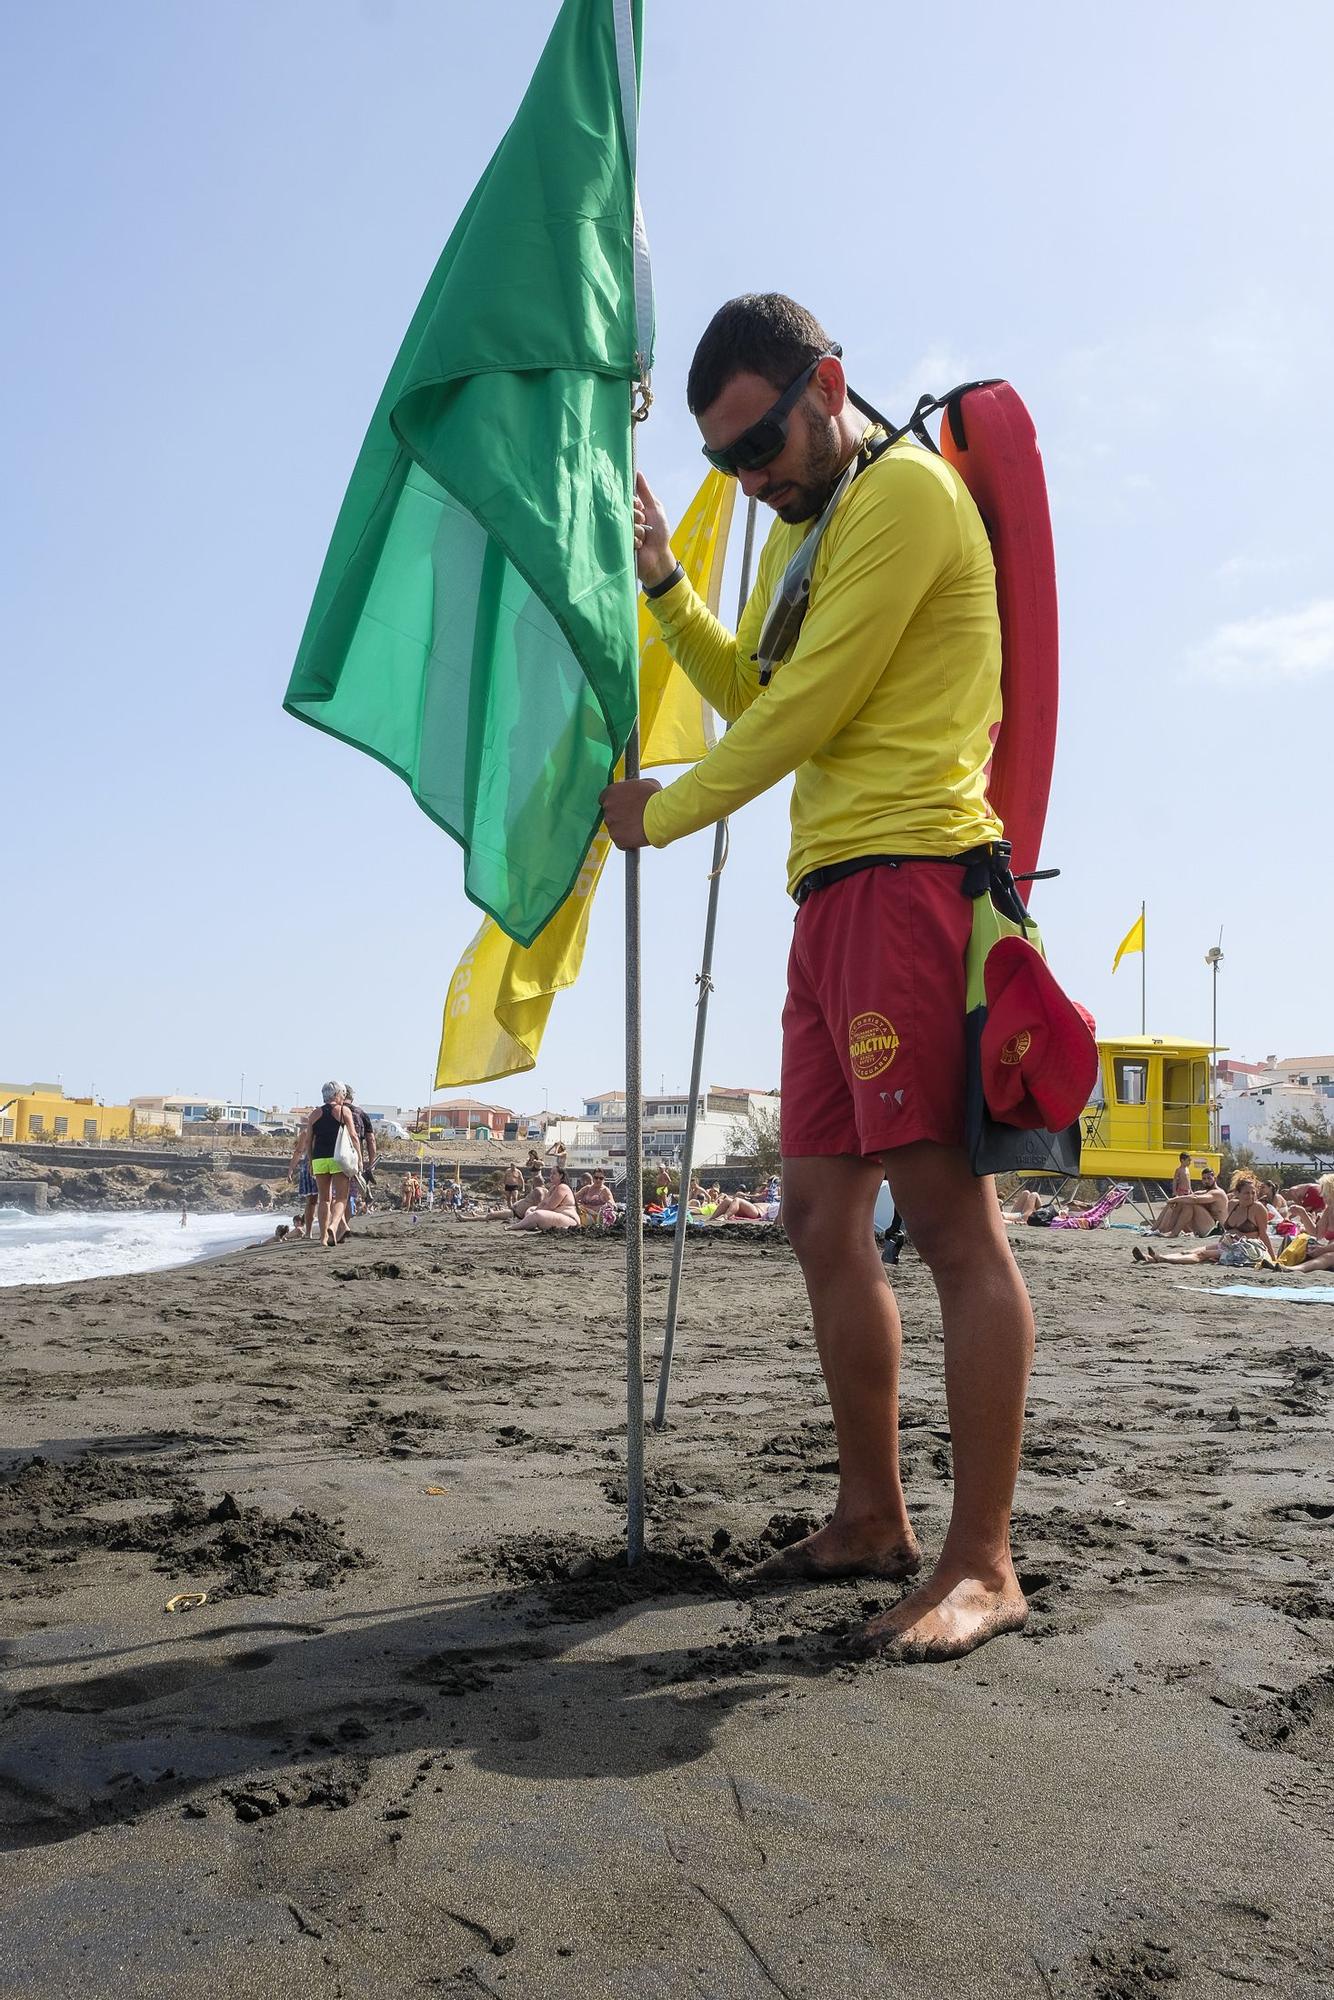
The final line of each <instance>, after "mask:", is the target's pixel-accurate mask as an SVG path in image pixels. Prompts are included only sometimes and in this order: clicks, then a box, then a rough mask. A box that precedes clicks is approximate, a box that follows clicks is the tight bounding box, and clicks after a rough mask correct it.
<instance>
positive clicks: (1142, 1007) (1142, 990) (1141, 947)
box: [1139, 903, 1149, 1035]
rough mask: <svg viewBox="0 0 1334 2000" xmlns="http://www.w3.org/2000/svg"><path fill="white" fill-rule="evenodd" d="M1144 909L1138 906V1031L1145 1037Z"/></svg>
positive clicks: (1146, 938) (1146, 960) (1146, 951)
mask: <svg viewBox="0 0 1334 2000" xmlns="http://www.w3.org/2000/svg"><path fill="white" fill-rule="evenodd" d="M1146 907H1147V906H1146V905H1145V904H1144V903H1141V904H1140V906H1139V1031H1140V1033H1141V1035H1147V1034H1148V1032H1149V1028H1148V1019H1149V1015H1148V1006H1147V1000H1146V996H1147V993H1148V965H1149V933H1148V929H1147V927H1146V925H1145V922H1144V912H1145V908H1146Z"/></svg>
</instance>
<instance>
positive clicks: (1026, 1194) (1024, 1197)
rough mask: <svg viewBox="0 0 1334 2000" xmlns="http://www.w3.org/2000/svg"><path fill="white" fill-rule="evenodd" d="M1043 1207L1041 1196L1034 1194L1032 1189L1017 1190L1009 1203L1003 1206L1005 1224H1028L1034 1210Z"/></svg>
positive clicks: (1004, 1203) (1002, 1215) (1002, 1214)
mask: <svg viewBox="0 0 1334 2000" xmlns="http://www.w3.org/2000/svg"><path fill="white" fill-rule="evenodd" d="M1041 1207H1042V1196H1041V1195H1040V1194H1034V1192H1033V1190H1032V1188H1016V1189H1015V1191H1014V1193H1013V1194H1012V1195H1011V1196H1010V1199H1009V1201H1008V1202H1003V1203H1002V1204H1001V1217H1002V1220H1004V1221H1005V1222H1027V1221H1028V1218H1029V1216H1030V1215H1031V1214H1032V1213H1033V1211H1034V1209H1035V1208H1041Z"/></svg>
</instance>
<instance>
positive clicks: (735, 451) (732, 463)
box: [702, 345, 843, 479]
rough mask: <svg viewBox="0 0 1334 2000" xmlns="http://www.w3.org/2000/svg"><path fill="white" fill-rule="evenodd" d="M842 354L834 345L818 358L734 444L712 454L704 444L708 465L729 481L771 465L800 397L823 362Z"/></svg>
mask: <svg viewBox="0 0 1334 2000" xmlns="http://www.w3.org/2000/svg"><path fill="white" fill-rule="evenodd" d="M842 353H843V349H842V348H841V347H839V346H837V345H835V346H833V347H831V348H830V350H829V354H821V355H818V356H817V357H816V359H815V360H814V361H812V363H811V365H810V367H809V368H805V369H803V370H802V372H801V374H800V375H798V377H797V379H796V381H795V382H793V383H792V384H791V386H790V387H789V388H786V389H784V391H783V393H782V395H781V396H780V397H779V398H778V401H777V402H776V403H774V404H773V405H772V407H771V408H770V409H767V410H766V411H765V413H764V415H763V416H762V417H757V418H756V419H755V421H754V423H753V424H751V425H750V426H749V427H748V428H747V429H746V430H744V431H742V433H741V435H740V437H735V438H733V439H732V442H731V444H725V445H723V446H721V447H720V448H719V449H718V450H717V451H711V450H710V449H709V447H708V445H704V446H703V447H702V449H703V452H704V456H705V458H707V459H708V461H709V464H710V465H711V466H713V467H714V469H715V470H716V471H718V472H725V473H726V474H727V476H728V478H729V479H735V477H736V475H737V473H738V472H758V471H759V470H760V469H761V467H762V466H766V465H772V463H773V461H774V460H775V459H776V458H777V456H778V454H779V452H780V451H781V450H782V449H783V446H784V445H785V444H786V443H787V425H788V417H789V416H790V414H791V412H792V410H793V408H794V406H795V404H796V401H797V398H798V397H799V396H800V394H801V392H802V390H803V389H804V388H805V387H806V384H807V383H808V382H809V381H810V379H811V377H812V375H813V374H814V373H815V371H816V369H817V368H818V367H819V366H820V363H821V362H822V361H827V360H828V359H829V356H830V355H833V356H835V357H836V358H837V357H841V356H842Z"/></svg>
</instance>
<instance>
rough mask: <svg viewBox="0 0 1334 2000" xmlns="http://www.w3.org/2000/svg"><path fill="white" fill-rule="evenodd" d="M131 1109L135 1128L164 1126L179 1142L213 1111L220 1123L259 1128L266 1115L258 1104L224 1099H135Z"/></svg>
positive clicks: (137, 1130) (138, 1130)
mask: <svg viewBox="0 0 1334 2000" xmlns="http://www.w3.org/2000/svg"><path fill="white" fill-rule="evenodd" d="M130 1110H131V1111H132V1112H133V1113H134V1129H135V1131H136V1132H141V1131H143V1129H144V1127H145V1126H150V1127H152V1126H161V1127H165V1128H166V1130H167V1131H168V1132H171V1133H174V1134H175V1136H176V1137H177V1138H178V1139H179V1138H181V1137H188V1136H189V1127H190V1126H191V1125H196V1124H199V1123H201V1122H203V1121H206V1120H207V1118H208V1114H209V1112H210V1111H216V1112H217V1114H218V1121H219V1123H221V1124H228V1123H235V1124H238V1125H258V1124H260V1123H261V1121H262V1120H263V1119H264V1118H265V1117H266V1116H267V1114H266V1113H265V1112H263V1111H261V1110H260V1108H259V1106H258V1105H257V1104H236V1103H232V1102H231V1101H229V1100H228V1099H227V1098H225V1097H202V1096H196V1097H190V1096H186V1095H181V1096H177V1097H132V1098H131V1099H130Z"/></svg>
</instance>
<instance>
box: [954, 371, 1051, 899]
mask: <svg viewBox="0 0 1334 2000" xmlns="http://www.w3.org/2000/svg"><path fill="white" fill-rule="evenodd" d="M940 449H941V452H942V454H943V455H944V456H945V457H946V458H947V459H948V460H949V462H950V464H951V465H953V466H954V467H955V468H956V470H957V471H958V472H959V474H960V476H961V477H962V479H963V481H964V484H965V485H966V486H967V488H968V491H969V492H970V493H971V494H972V496H973V499H974V500H975V501H976V502H977V509H978V512H979V513H980V514H981V516H982V519H983V521H984V522H985V524H986V530H987V533H988V535H989V536H990V538H991V549H992V554H993V556H994V557H995V562H996V597H997V602H998V604H999V608H1000V627H1001V698H1002V702H1003V705H1004V712H1003V714H1002V716H1001V724H1000V732H999V734H998V736H997V738H996V748H995V750H994V752H993V754H992V759H991V769H990V773H989V776H988V779H987V794H988V797H989V798H990V800H991V803H992V805H993V806H994V807H995V809H996V812H997V813H998V815H999V816H1000V819H1001V822H1002V824H1003V826H1004V828H1005V837H1006V839H1007V840H1008V841H1009V842H1010V844H1011V846H1012V848H1013V850H1014V853H1013V860H1012V863H1011V866H1012V867H1013V869H1014V871H1015V873H1016V875H1024V874H1028V873H1029V872H1030V871H1031V870H1033V869H1034V868H1036V867H1037V865H1038V855H1039V853H1040V851H1041V848H1042V829H1043V825H1044V823H1045V821H1046V817H1047V796H1048V793H1049V792H1050V790H1051V773H1052V765H1053V762H1054V761H1055V757H1056V711H1057V697H1058V692H1059V684H1060V654H1059V643H1058V634H1057V614H1056V558H1055V553H1054V551H1053V548H1052V537H1051V514H1050V512H1049V510H1048V506H1047V481H1046V478H1045V476H1044V474H1043V470H1042V456H1041V453H1040V452H1039V451H1038V440H1037V432H1036V431H1035V430H1034V428H1033V419H1032V418H1031V417H1030V416H1029V414H1028V411H1027V410H1026V409H1025V408H1024V405H1023V402H1022V400H1021V398H1020V397H1019V395H1018V394H1017V393H1016V391H1015V390H1014V389H1012V388H1011V386H1010V384H1009V383H1008V382H979V383H973V384H969V385H966V386H965V387H963V388H961V389H956V390H955V391H954V392H953V393H952V394H951V395H950V396H948V397H947V398H946V400H945V414H944V417H943V418H942V420H941V426H940ZM1019 887H1020V894H1021V895H1022V896H1023V898H1024V900H1025V902H1027V901H1028V897H1029V892H1030V890H1031V888H1032V884H1031V883H1029V882H1022V883H1021V884H1020V885H1019Z"/></svg>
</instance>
